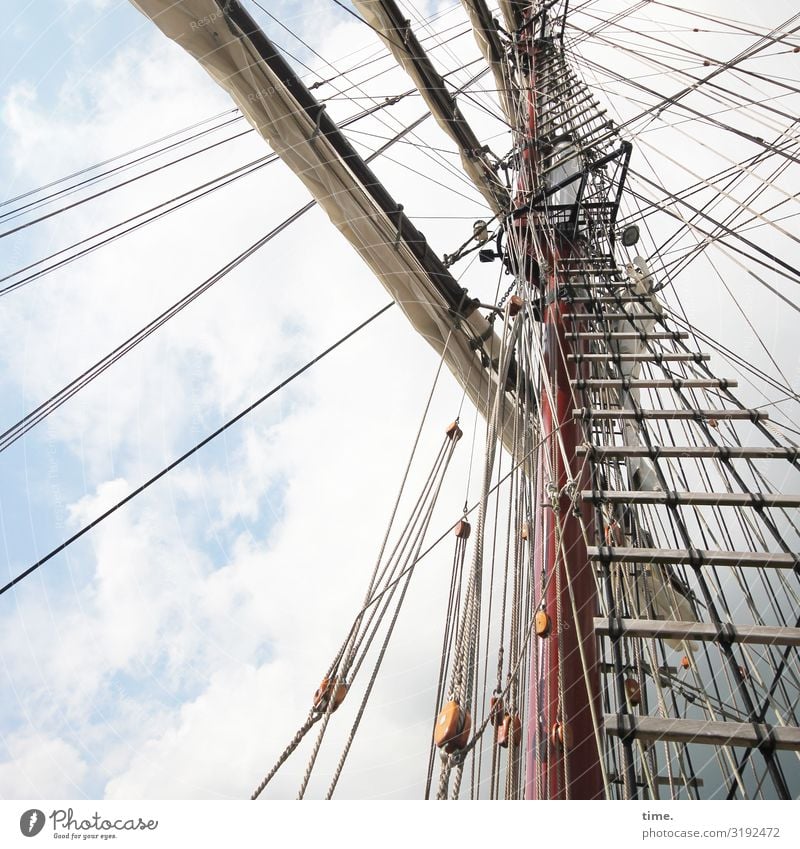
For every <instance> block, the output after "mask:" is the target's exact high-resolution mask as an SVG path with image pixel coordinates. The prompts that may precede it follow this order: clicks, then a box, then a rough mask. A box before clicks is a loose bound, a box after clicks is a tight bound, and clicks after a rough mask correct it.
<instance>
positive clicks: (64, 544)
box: [0, 301, 394, 595]
mask: <svg viewBox="0 0 800 849" xmlns="http://www.w3.org/2000/svg"><path fill="white" fill-rule="evenodd" d="M393 305H394V301H391V302H390V303H388V304H386V306H385V307H381V309H379V310H378V311H377V312H376V313H373V314H372V315H371V316H370V317H369V318H368V319H366V320H365V321H362V322H361V324H359V325H357V326H356V327H354V328H353V329H352V330H351V331H350V332H349V333H346V334H345V335H344V336H342V337H341V339H339V340H338V341H337V342H334V343H333V344H332V345H330V346H329V347H327V348H326V349H325V350H324V351H322V352H321V353H319V354H317V356H316V357H314V359H313V360H309V361H308V362H307V363H306V364H305V365H304V366H302V367H301V368H299V369H297V371H295V372H293V373H292V374H290V375H289V377H287V378H286V379H284V380H282V381H281V382H280V383H279V384H278V385H277V386H274V387H273V388H272V389H270V390H269V392H267V393H265V394H264V395H262V396H261V397H260V398H259V399H258V400H256V401H254V402H253V403H252V404H250V405H249V406H247V407H245V408H244V410H242V411H241V412H240V413H237V414H236V415H235V416H234V417H233V418H232V419H229V420H228V421H227V422H225V424H223V425H222V426H221V427H218V428H217V429H216V430H215V431H214V432H213V433H210V434H209V435H208V436H206V437H205V438H204V439H202V440H201V441H200V442H198V443H197V444H196V445H194V446H193V447H192V448H190V449H189V450H188V451H186V452H185V453H184V454H181V456H180V457H178V458H177V460H173V461H172V462H171V463H170V464H169V465H168V466H166V467H165V468H163V469H161V471H160V472H158V473H156V474H155V475H153V477H151V478H149V479H148V480H146V481H145V482H144V483H143V484H141V485H140V486H138V487H136V489H134V490H133V492H131V493H129V494H128V495H126V496H125V497H124V498H123V499H121V500H120V501H118V502H117V503H116V504H115V505H114V506H113V507H109V509H108V510H106V511H105V513H101V514H100V515H99V516H98V517H97V518H96V519H93V520H92V521H91V522H89V524H88V525H84V526H83V527H82V528H81V529H80V530H79V531H77V532H76V533H74V534H73V535H72V536H71V537H69V539H66V540H64V542H62V543H61V544H60V545H57V546H56V547H55V548H54V549H53V550H52V551H50V552H49V553H48V554H46V555H45V556H44V557H42V558H41V559H40V560H37V561H36V562H35V563H33V564H32V565H31V566H29V567H28V568H27V569H26V570H25V571H24V572H20V573H19V574H18V575H17V576H16V577H14V578H12V579H11V580H10V581H9V582H8V583H7V584H6V585H5V586H4V587H2V589H0V595H3V593H5V592H7V591H8V590H10V589H11V588H12V587H14V586H16V585H17V584H18V583H19V582H20V581H22V580H23V579H25V578H27V577H28V575H30V574H31V573H32V572H35V571H36V570H37V569H38V568H39V567H40V566H43V565H44V564H45V563H47V561H48V560H52V558H53V557H55V556H56V555H57V554H60V553H61V552H62V551H64V549H65V548H67V547H68V546H70V545H72V543H73V542H75V541H76V540H78V539H80V538H81V537H82V536H83V535H84V534H86V533H88V532H89V531H90V530H92V528H94V527H96V526H97V525H99V524H100V523H101V522H102V521H103V520H104V519H107V518H108V517H109V516H110V515H111V514H112V513H115V512H116V511H117V510H119V508H120V507H123V506H124V505H125V504H127V503H128V502H129V501H132V500H133V499H134V498H135V497H136V496H137V495H139V494H140V493H142V492H144V490H146V489H147V488H148V487H149V486H151V485H152V484H154V483H155V482H156V481H158V480H160V479H161V478H163V477H164V475H166V474H167V473H169V472H171V471H172V470H173V469H174V468H175V467H176V466H179V465H180V464H181V463H183V461H184V460H187V459H188V458H189V457H191V456H192V455H193V454H196V453H197V452H198V451H199V450H200V449H201V448H203V447H204V446H206V445H208V443H209V442H211V441H212V440H213V439H216V437H218V436H219V435H220V434H221V433H224V432H225V431H226V430H228V428H230V427H232V426H233V425H234V424H236V422H238V421H239V420H240V419H242V418H244V417H245V416H246V415H247V414H248V413H250V412H252V411H253V410H255V409H256V407H258V406H260V405H261V404H263V403H264V401H266V400H267V399H269V398H271V397H272V396H273V395H274V394H275V393H276V392H279V391H280V390H281V389H283V388H284V387H285V386H288V385H289V384H290V383H291V382H292V381H293V380H294V379H295V378H297V377H300V375H301V374H303V373H304V372H306V371H308V369H310V368H311V367H312V366H313V365H316V363H318V362H319V361H320V360H322V359H324V358H325V357H327V356H328V354H330V353H331V352H332V351H335V350H336V349H337V348H338V347H339V346H340V345H342V344H343V343H344V342H346V341H347V340H348V339H350V338H351V337H352V336H355V334H356V333H358V332H359V330H363V329H364V328H365V327H366V326H367V325H368V324H371V323H372V322H373V321H375V319H376V318H378V317H379V316H381V315H383V313H385V312H386V311H387V310H388V309H389V308H390V307H392V306H393Z"/></svg>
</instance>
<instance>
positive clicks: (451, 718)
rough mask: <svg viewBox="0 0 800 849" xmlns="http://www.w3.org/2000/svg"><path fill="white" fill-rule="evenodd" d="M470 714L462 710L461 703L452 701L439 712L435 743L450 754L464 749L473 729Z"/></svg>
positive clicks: (434, 735)
mask: <svg viewBox="0 0 800 849" xmlns="http://www.w3.org/2000/svg"><path fill="white" fill-rule="evenodd" d="M471 724H472V723H471V720H470V716H469V713H468V712H467V711H464V710H462V709H461V706H460V705H459V703H458V702H457V701H455V700H453V699H451V700H450V701H449V702H447V704H446V705H445V706H444V707H443V708H442V709H441V710H440V711H439V716H437V717H436V725H435V727H434V729H433V742H434V744H435V745H436V746H438V747H439V748H440V749H441V748H444V750H445V751H446V752H448V753H451V752H454V751H456V750H457V749H463V748H464V746H466V745H467V741H468V740H469V732H470V728H471Z"/></svg>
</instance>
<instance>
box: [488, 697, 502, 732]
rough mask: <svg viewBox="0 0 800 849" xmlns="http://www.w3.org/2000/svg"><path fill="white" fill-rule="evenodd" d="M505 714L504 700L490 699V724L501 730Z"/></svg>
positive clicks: (499, 698) (498, 698)
mask: <svg viewBox="0 0 800 849" xmlns="http://www.w3.org/2000/svg"><path fill="white" fill-rule="evenodd" d="M504 714H505V711H504V705H503V699H502V698H501V697H500V696H492V697H491V699H489V722H491V724H492V725H494V726H495V727H496V728H499V727H500V726H501V725H502V724H503V716H504Z"/></svg>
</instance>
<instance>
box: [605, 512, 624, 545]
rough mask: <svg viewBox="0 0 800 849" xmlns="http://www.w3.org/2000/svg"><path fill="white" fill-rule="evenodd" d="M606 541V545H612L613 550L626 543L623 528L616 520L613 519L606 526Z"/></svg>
mask: <svg viewBox="0 0 800 849" xmlns="http://www.w3.org/2000/svg"><path fill="white" fill-rule="evenodd" d="M605 540H606V545H610V546H611V547H612V548H613V547H614V546H618V547H619V546H622V545H623V543H624V542H625V536H624V534H623V533H622V528H621V527H620V526H619V522H618V521H617V520H616V519H613V520H612V521H611V522H609V523H608V524H607V525H606V529H605Z"/></svg>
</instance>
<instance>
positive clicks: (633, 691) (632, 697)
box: [625, 678, 642, 707]
mask: <svg viewBox="0 0 800 849" xmlns="http://www.w3.org/2000/svg"><path fill="white" fill-rule="evenodd" d="M625 692H626V693H627V694H628V701H630V703H631V704H632V705H633V707H638V706H639V705H640V704H641V703H642V688H641V687H640V686H639V682H638V681H637V680H636V679H635V678H626V679H625Z"/></svg>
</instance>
